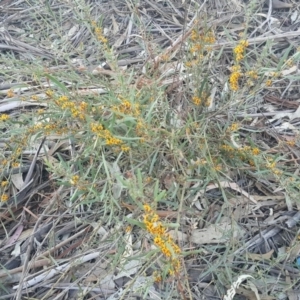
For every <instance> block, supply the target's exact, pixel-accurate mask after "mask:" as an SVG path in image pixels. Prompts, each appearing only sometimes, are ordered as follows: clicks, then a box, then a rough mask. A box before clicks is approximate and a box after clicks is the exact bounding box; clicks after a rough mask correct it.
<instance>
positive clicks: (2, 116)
mask: <svg viewBox="0 0 300 300" xmlns="http://www.w3.org/2000/svg"><path fill="white" fill-rule="evenodd" d="M8 119H9V115H8V114H1V116H0V121H7V120H8Z"/></svg>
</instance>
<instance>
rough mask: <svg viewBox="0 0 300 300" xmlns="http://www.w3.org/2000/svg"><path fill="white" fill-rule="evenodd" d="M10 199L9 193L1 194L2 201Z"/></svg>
mask: <svg viewBox="0 0 300 300" xmlns="http://www.w3.org/2000/svg"><path fill="white" fill-rule="evenodd" d="M8 199H9V197H8V195H7V194H2V195H1V202H6V201H7V200H8Z"/></svg>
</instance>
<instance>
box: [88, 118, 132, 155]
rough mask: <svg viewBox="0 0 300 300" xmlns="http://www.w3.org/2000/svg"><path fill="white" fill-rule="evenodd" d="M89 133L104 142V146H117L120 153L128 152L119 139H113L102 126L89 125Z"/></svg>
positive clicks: (97, 124) (96, 124) (127, 148)
mask: <svg viewBox="0 0 300 300" xmlns="http://www.w3.org/2000/svg"><path fill="white" fill-rule="evenodd" d="M90 128H91V131H92V132H93V133H95V134H96V135H97V136H98V137H100V138H103V139H104V140H105V144H106V145H108V146H119V147H120V148H121V150H122V151H124V152H126V151H129V150H130V148H129V147H128V146H126V145H125V144H124V143H123V142H122V141H121V140H120V139H118V138H116V137H114V136H113V135H112V134H111V132H110V131H109V130H108V129H105V128H104V127H103V126H102V124H99V123H92V124H91V125H90Z"/></svg>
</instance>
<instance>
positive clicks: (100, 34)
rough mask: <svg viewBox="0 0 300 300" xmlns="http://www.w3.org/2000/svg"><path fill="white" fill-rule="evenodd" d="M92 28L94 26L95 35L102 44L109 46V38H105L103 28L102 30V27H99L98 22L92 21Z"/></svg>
mask: <svg viewBox="0 0 300 300" xmlns="http://www.w3.org/2000/svg"><path fill="white" fill-rule="evenodd" d="M92 26H93V29H94V32H95V35H96V38H97V40H98V41H100V42H102V43H103V44H107V43H108V40H107V38H106V37H105V36H104V34H103V30H102V28H100V27H99V26H98V25H97V22H96V21H92Z"/></svg>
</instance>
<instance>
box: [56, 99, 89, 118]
mask: <svg viewBox="0 0 300 300" xmlns="http://www.w3.org/2000/svg"><path fill="white" fill-rule="evenodd" d="M55 103H56V104H57V105H58V106H59V107H60V108H61V109H67V110H69V111H70V112H71V114H72V117H73V118H79V119H80V120H84V119H85V116H84V115H85V112H86V109H87V103H86V102H84V101H81V102H80V103H79V106H77V105H76V104H75V103H74V102H72V101H70V99H69V97H67V96H65V95H63V96H61V97H59V98H58V99H57V100H55Z"/></svg>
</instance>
